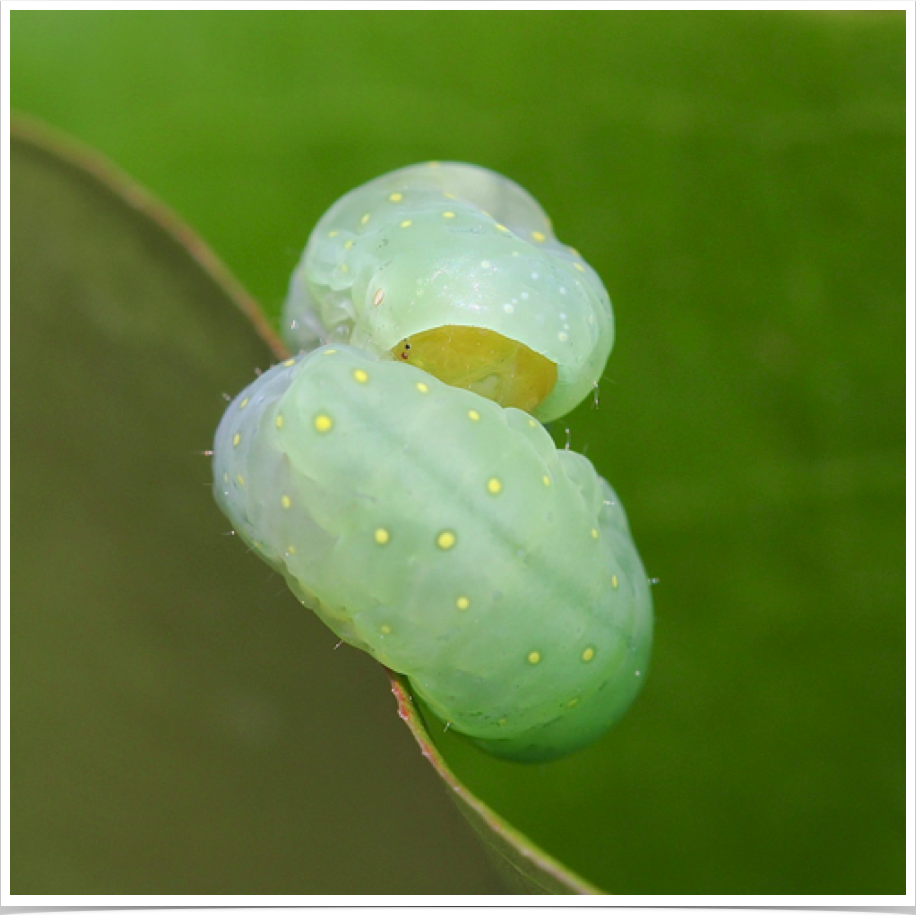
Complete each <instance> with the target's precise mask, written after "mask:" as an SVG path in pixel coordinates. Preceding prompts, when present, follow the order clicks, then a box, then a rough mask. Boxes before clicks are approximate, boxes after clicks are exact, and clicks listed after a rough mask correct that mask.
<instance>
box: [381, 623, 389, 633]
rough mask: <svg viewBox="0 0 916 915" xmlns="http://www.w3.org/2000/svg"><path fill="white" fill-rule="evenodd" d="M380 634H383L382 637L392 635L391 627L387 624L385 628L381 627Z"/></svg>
mask: <svg viewBox="0 0 916 915" xmlns="http://www.w3.org/2000/svg"><path fill="white" fill-rule="evenodd" d="M379 632H381V634H382V635H391V626H389V625H388V624H387V623H385V625H384V626H379Z"/></svg>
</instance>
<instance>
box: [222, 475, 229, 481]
mask: <svg viewBox="0 0 916 915" xmlns="http://www.w3.org/2000/svg"><path fill="white" fill-rule="evenodd" d="M223 482H224V483H228V482H229V474H228V473H224V474H223Z"/></svg>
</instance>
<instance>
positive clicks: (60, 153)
mask: <svg viewBox="0 0 916 915" xmlns="http://www.w3.org/2000/svg"><path fill="white" fill-rule="evenodd" d="M10 138H11V140H13V141H16V142H20V143H24V144H28V145H32V146H34V147H37V148H39V149H42V150H44V151H45V152H48V153H50V154H52V155H55V156H57V157H59V158H61V159H62V160H64V161H65V162H66V163H68V164H69V165H70V166H71V167H73V168H76V169H78V170H80V171H82V172H84V173H85V174H88V175H90V176H91V177H92V178H94V179H95V180H96V181H97V182H98V183H99V184H101V185H103V186H104V187H106V188H107V189H108V190H109V191H111V192H112V193H113V194H115V195H116V196H117V197H119V198H121V199H122V200H123V201H124V202H125V203H127V204H128V205H129V206H130V207H132V208H133V209H135V210H137V211H138V212H139V213H141V214H142V215H143V216H145V217H147V218H148V219H150V220H151V221H152V222H154V223H155V224H156V225H158V226H159V227H160V228H161V229H162V231H163V232H164V233H165V234H166V235H168V236H170V237H171V238H172V239H173V240H174V241H175V242H176V244H178V245H179V246H181V247H182V248H184V249H185V250H186V251H187V252H188V253H189V254H190V256H191V257H192V258H193V259H194V260H195V261H196V262H197V263H198V264H199V265H200V267H201V269H202V270H203V271H204V273H206V274H207V275H208V276H210V277H211V278H212V279H213V281H214V282H215V283H216V284H217V285H218V286H219V287H220V288H221V289H222V290H223V291H224V292H225V294H226V297H227V298H228V299H230V300H231V301H232V302H233V303H234V304H235V306H236V307H237V308H239V309H240V310H241V311H242V313H243V314H244V315H245V316H246V317H247V318H248V319H249V321H251V323H252V325H253V326H254V329H255V331H256V332H257V333H258V334H259V336H260V337H261V338H262V339H263V340H264V342H265V343H266V344H267V346H268V347H269V348H270V350H271V351H272V352H273V353H274V355H275V356H276V357H277V359H279V360H282V359H286V358H288V356H289V350H288V349H287V348H286V345H285V344H284V343H283V341H282V340H281V339H280V337H279V336H278V334H277V332H276V331H275V330H274V328H273V327H272V326H271V324H270V323H269V321H268V320H267V318H266V317H265V315H264V313H263V311H262V310H261V307H260V305H259V304H258V302H257V301H256V300H255V299H254V297H253V296H251V295H250V294H249V293H248V292H247V290H246V289H245V288H244V287H243V286H242V284H241V283H240V282H239V281H238V280H237V279H236V277H235V276H234V275H233V274H232V273H231V271H230V270H229V269H228V268H227V267H226V266H225V264H223V263H222V261H221V260H220V259H219V258H218V257H217V255H216V254H215V253H214V252H213V251H212V250H211V249H210V248H209V246H208V245H207V244H206V243H205V242H204V241H203V239H202V238H201V237H200V236H199V235H198V234H197V233H196V232H195V231H194V230H193V229H191V228H190V227H189V226H188V225H187V224H186V223H184V222H183V221H182V220H181V219H180V218H179V217H178V216H177V215H176V214H175V213H174V212H173V211H172V210H171V209H169V207H167V206H166V205H165V204H164V203H162V202H161V201H160V200H158V199H157V198H156V197H154V196H153V195H152V194H151V193H149V191H147V190H145V189H144V188H143V187H141V186H140V185H139V184H138V183H137V182H136V181H135V180H134V179H133V178H131V177H130V176H129V175H128V174H127V173H126V172H124V171H122V170H121V169H120V168H118V166H116V165H115V164H114V163H113V162H111V160H109V159H108V158H107V157H106V156H104V155H103V154H101V153H100V152H98V151H97V150H95V149H93V148H91V147H89V146H87V145H85V144H83V143H81V142H80V141H78V140H76V139H74V138H73V137H71V136H70V135H68V134H66V133H63V132H62V131H59V130H57V129H56V128H53V127H50V126H49V125H47V124H46V123H44V122H43V121H40V120H39V119H37V118H35V117H34V116H32V115H29V114H24V113H22V112H11V115H10ZM387 673H388V676H389V678H390V681H391V691H392V693H393V694H394V696H395V699H396V700H397V708H398V715H399V716H400V717H401V719H402V720H403V721H404V723H405V724H406V725H407V727H408V729H409V730H410V732H411V734H413V736H414V739H415V740H416V741H417V744H418V745H419V747H420V752H421V753H422V754H423V756H424V757H425V758H426V759H427V760H428V761H429V763H430V765H431V766H432V767H433V769H434V770H435V771H436V772H437V773H438V775H439V777H440V778H441V779H442V781H443V782H445V785H446V787H447V788H448V789H449V793H450V794H451V796H452V798H453V799H454V800H455V802H456V804H457V805H458V808H459V809H460V810H461V812H462V813H463V814H464V816H465V817H466V819H467V820H468V821H469V823H470V824H471V826H472V827H473V828H474V830H475V832H476V833H477V834H478V836H479V837H480V839H481V841H482V842H483V844H484V847H485V848H486V849H487V851H488V852H489V853H490V854H491V856H492V857H493V858H494V860H495V863H496V865H497V867H498V868H499V869H500V870H501V871H502V873H503V875H504V877H505V878H506V880H507V881H508V882H509V884H510V885H512V886H513V887H515V888H517V889H518V892H520V893H532V892H534V893H546V894H563V895H570V894H572V895H603V893H602V891H601V890H599V889H597V888H596V887H594V886H592V885H591V884H589V883H587V882H586V881H585V880H583V879H582V878H581V877H579V876H577V875H576V874H574V873H573V872H572V871H570V870H568V869H567V868H565V867H564V866H563V865H562V864H560V862H559V861H557V860H556V859H554V858H552V857H551V856H550V855H548V854H547V853H546V852H545V851H543V850H542V849H540V848H539V847H538V846H537V845H535V844H534V843H533V842H532V841H531V840H530V839H529V838H528V837H527V836H525V835H524V834H523V833H521V832H519V831H518V830H517V829H515V828H513V827H512V826H511V825H510V824H509V823H508V822H506V821H505V820H504V819H503V818H502V817H500V816H499V814H497V813H496V812H495V811H494V810H492V809H491V808H490V807H488V806H487V805H486V804H485V803H483V801H481V800H480V799H479V798H477V797H476V796H475V795H474V794H473V793H472V792H471V791H470V790H469V789H468V788H467V787H466V786H465V785H464V784H463V783H462V782H461V781H460V780H459V779H458V777H457V776H456V775H455V773H454V772H452V770H451V769H450V768H449V766H448V764H447V763H446V761H445V759H444V758H443V757H442V754H441V753H440V752H439V751H438V749H437V748H436V747H435V745H434V744H433V742H432V739H431V738H430V735H429V732H428V730H427V728H426V724H425V722H424V720H423V716H422V713H421V712H420V709H419V708H418V707H417V705H416V703H415V702H414V700H413V697H412V695H411V693H410V686H409V682H408V680H407V678H406V677H404V676H402V675H400V674H397V673H394V672H393V671H390V670H388V671H387Z"/></svg>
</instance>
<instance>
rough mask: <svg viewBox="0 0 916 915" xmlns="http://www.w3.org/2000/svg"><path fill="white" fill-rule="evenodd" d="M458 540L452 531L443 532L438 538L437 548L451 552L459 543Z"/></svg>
mask: <svg viewBox="0 0 916 915" xmlns="http://www.w3.org/2000/svg"><path fill="white" fill-rule="evenodd" d="M457 539H458V538H457V537H455V535H454V533H453V532H452V531H443V532H442V533H441V534H439V536H438V537H436V546H437V547H439V549H440V550H450V549H451V548H452V547H453V546H454V545H455V543H456V542H457Z"/></svg>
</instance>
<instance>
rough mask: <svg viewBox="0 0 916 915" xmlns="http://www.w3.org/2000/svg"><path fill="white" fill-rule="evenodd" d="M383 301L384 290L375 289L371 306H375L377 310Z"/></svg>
mask: <svg viewBox="0 0 916 915" xmlns="http://www.w3.org/2000/svg"><path fill="white" fill-rule="evenodd" d="M384 301H385V290H384V289H377V290H376V292H375V295H374V296H373V297H372V304H373V305H375V306H376V308H377V307H378V306H379V305H381V304H382V302H384Z"/></svg>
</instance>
